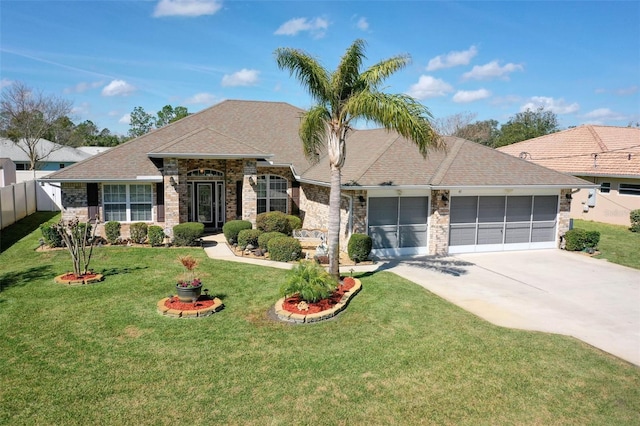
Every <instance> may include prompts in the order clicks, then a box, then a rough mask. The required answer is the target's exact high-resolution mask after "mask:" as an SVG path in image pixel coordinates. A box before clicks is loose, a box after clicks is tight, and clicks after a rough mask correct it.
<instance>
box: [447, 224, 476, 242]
mask: <svg viewBox="0 0 640 426" xmlns="http://www.w3.org/2000/svg"><path fill="white" fill-rule="evenodd" d="M475 243H476V225H475V223H473V224H468V225H451V229H450V230H449V245H450V246H470V245H475Z"/></svg>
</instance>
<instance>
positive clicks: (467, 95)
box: [453, 89, 491, 103]
mask: <svg viewBox="0 0 640 426" xmlns="http://www.w3.org/2000/svg"><path fill="white" fill-rule="evenodd" d="M489 96H491V92H490V91H488V90H487V89H478V90H458V91H457V92H456V94H455V95H453V102H457V103H468V102H474V101H479V100H480V99H486V98H488V97H489Z"/></svg>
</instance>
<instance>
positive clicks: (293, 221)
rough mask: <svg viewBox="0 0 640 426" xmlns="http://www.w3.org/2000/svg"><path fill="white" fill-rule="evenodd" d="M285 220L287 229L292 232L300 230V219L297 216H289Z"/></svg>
mask: <svg viewBox="0 0 640 426" xmlns="http://www.w3.org/2000/svg"><path fill="white" fill-rule="evenodd" d="M287 220H288V221H289V228H291V230H292V231H293V230H294V229H302V219H300V218H299V217H298V216H294V215H292V214H289V215H287Z"/></svg>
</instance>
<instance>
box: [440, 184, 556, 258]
mask: <svg viewBox="0 0 640 426" xmlns="http://www.w3.org/2000/svg"><path fill="white" fill-rule="evenodd" d="M557 216H558V196H557V195H535V196H529V195H525V196H472V197H452V199H451V210H450V228H449V253H464V252H473V251H502V250H526V249H534V248H554V247H556V222H557Z"/></svg>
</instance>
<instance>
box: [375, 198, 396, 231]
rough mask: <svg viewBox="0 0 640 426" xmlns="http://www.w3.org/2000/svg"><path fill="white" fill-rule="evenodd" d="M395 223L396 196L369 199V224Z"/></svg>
mask: <svg viewBox="0 0 640 426" xmlns="http://www.w3.org/2000/svg"><path fill="white" fill-rule="evenodd" d="M397 223H398V198H397V197H381V198H370V199H369V226H382V225H396V224H397Z"/></svg>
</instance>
